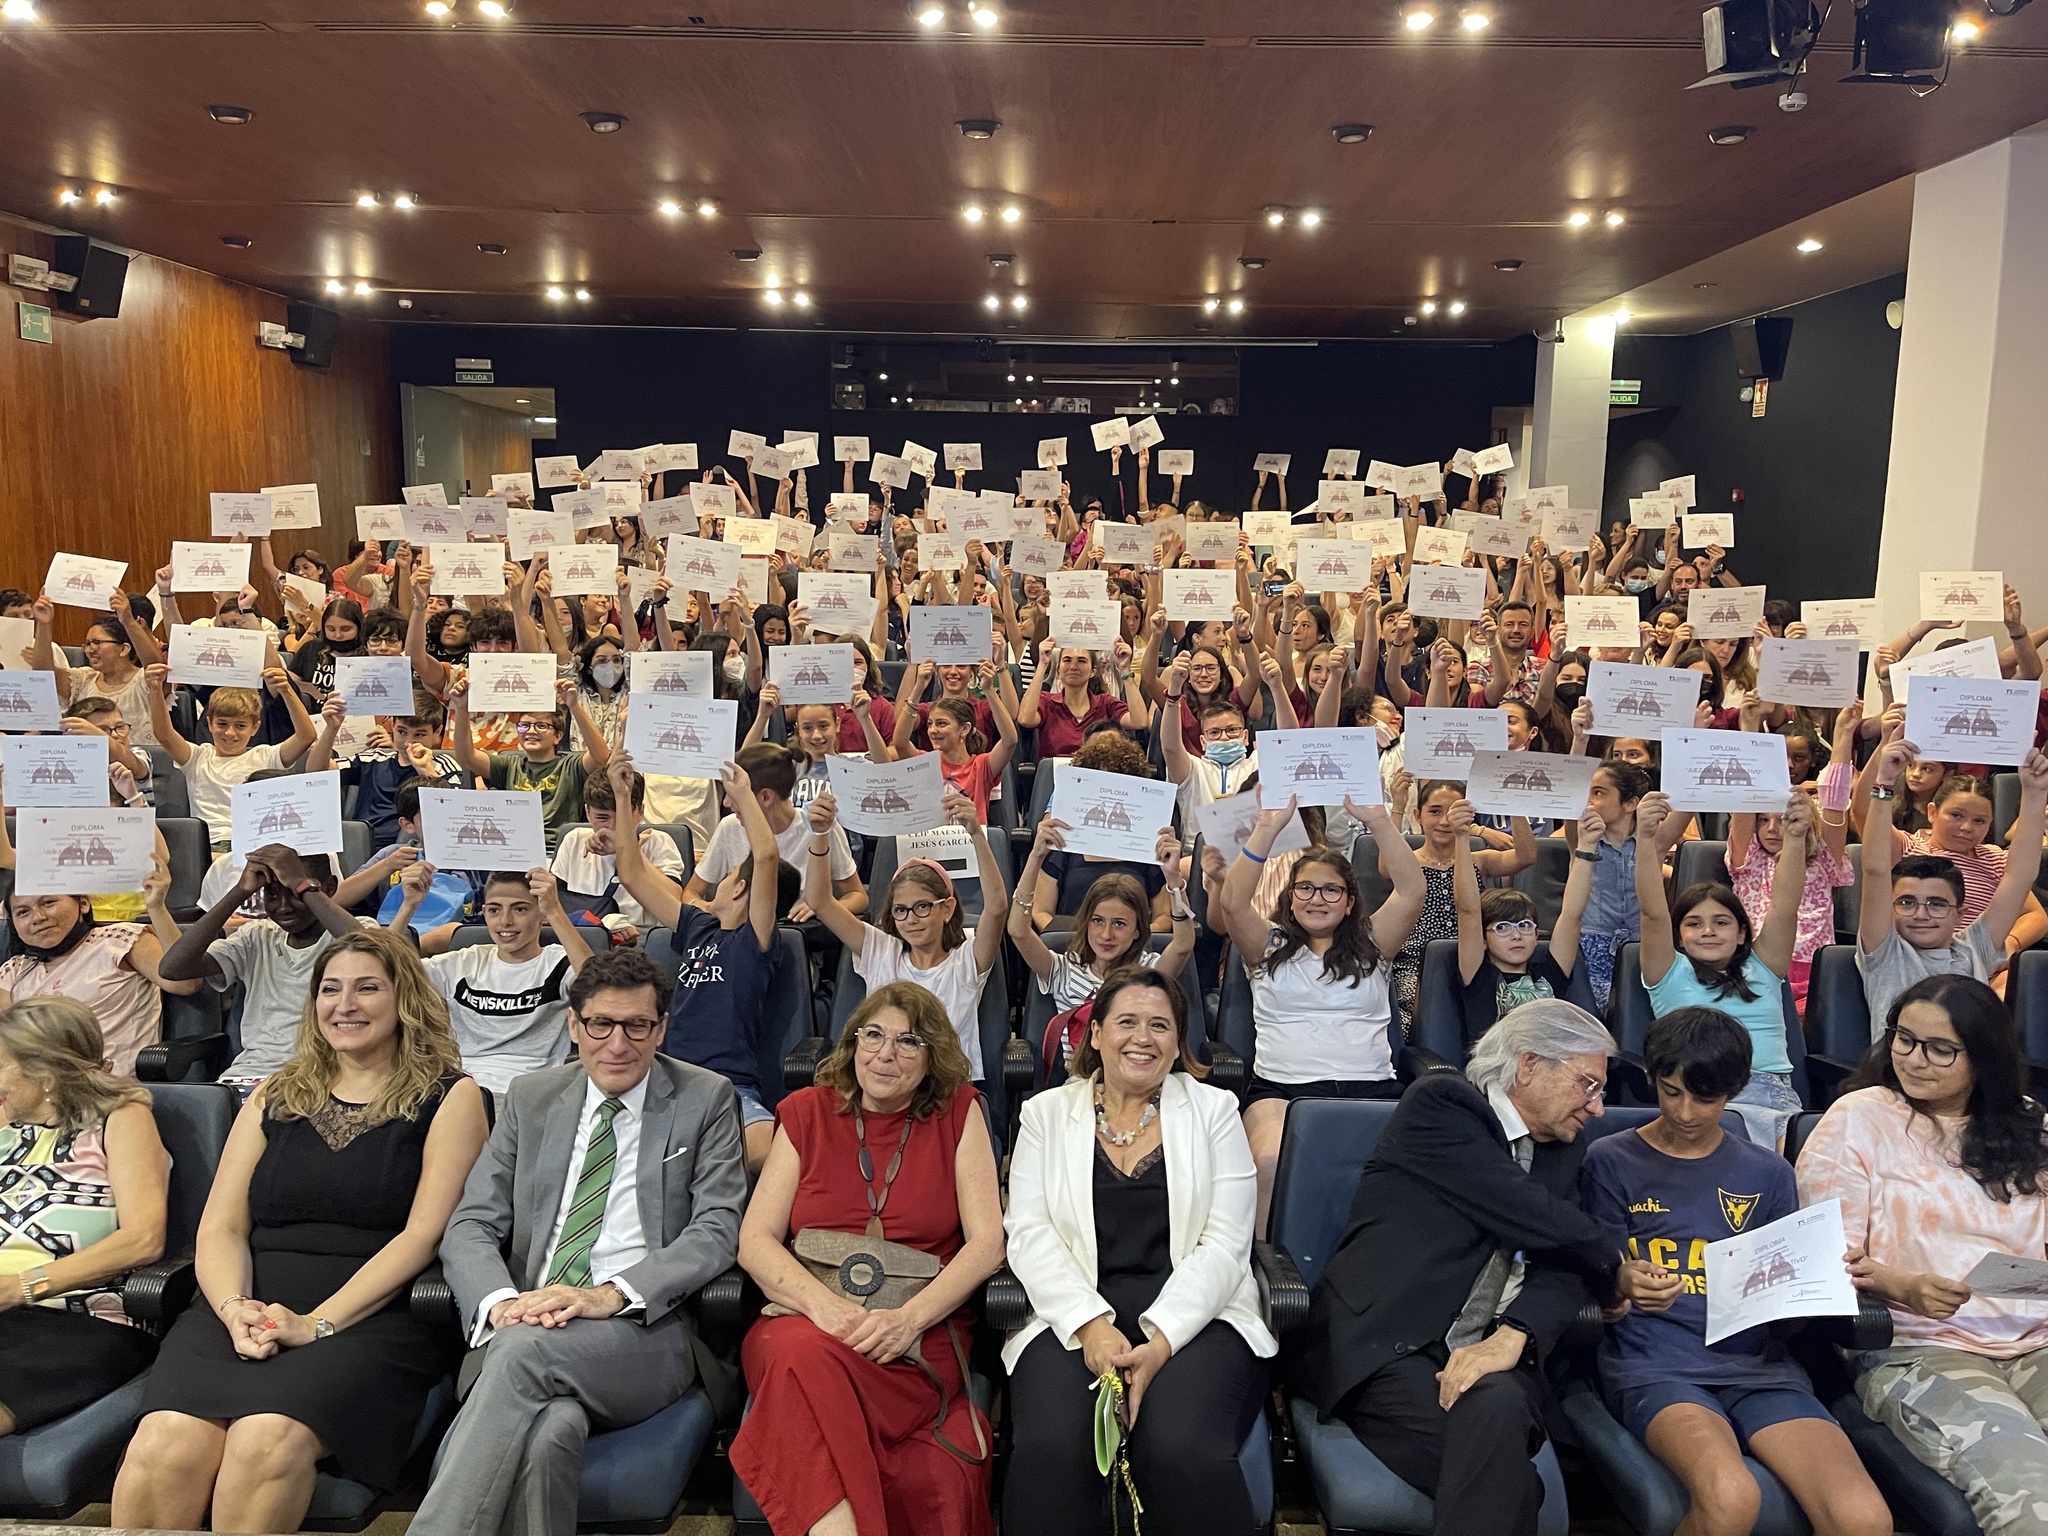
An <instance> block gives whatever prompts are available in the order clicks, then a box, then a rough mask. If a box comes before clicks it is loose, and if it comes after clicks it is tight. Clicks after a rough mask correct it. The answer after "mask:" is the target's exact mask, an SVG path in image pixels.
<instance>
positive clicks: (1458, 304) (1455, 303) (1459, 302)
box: [1451, 299, 1465, 315]
mask: <svg viewBox="0 0 2048 1536" xmlns="http://www.w3.org/2000/svg"><path fill="white" fill-rule="evenodd" d="M1451 313H1452V314H1453V315H1462V314H1463V313H1465V301H1464V300H1463V299H1453V300H1451Z"/></svg>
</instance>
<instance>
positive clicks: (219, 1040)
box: [135, 1031, 230, 1083]
mask: <svg viewBox="0 0 2048 1536" xmlns="http://www.w3.org/2000/svg"><path fill="white" fill-rule="evenodd" d="M229 1045H230V1042H229V1040H228V1037H227V1036H226V1035H224V1034H221V1033H219V1032H217V1031H216V1032H215V1033H213V1034H210V1035H186V1036H183V1037H182V1038H180V1039H176V1040H159V1041H158V1042H157V1043H156V1044H155V1045H145V1046H144V1047H143V1048H142V1054H141V1055H139V1056H137V1057H136V1058H135V1076H136V1077H137V1078H138V1079H139V1080H140V1081H142V1082H145V1083H179V1082H183V1081H184V1080H185V1074H186V1073H187V1072H190V1071H191V1070H192V1068H193V1067H194V1066H195V1065H197V1064H199V1063H201V1062H204V1063H206V1064H207V1066H208V1068H209V1069H210V1075H211V1076H213V1077H219V1076H220V1074H221V1072H222V1070H223V1069H224V1068H225V1067H226V1066H227V1064H228V1050H229Z"/></svg>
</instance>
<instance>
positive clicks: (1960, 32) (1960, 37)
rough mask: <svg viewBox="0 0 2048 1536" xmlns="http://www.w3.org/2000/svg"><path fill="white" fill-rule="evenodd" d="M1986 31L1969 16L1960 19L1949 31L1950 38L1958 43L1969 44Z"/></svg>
mask: <svg viewBox="0 0 2048 1536" xmlns="http://www.w3.org/2000/svg"><path fill="white" fill-rule="evenodd" d="M1983 30H1984V29H1983V28H1982V27H1980V26H1978V25H1977V23H1976V22H1974V21H1972V20H1970V18H1969V17H1967V16H1962V17H1958V18H1957V20H1956V24H1955V25H1954V26H1952V27H1950V28H1949V29H1948V35H1949V38H1950V39H1951V40H1952V41H1954V42H1958V43H1967V42H1968V41H1970V39H1971V38H1973V37H1975V36H1977V34H1978V33H1980V32H1982V31H1983Z"/></svg>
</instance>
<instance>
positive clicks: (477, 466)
mask: <svg viewBox="0 0 2048 1536" xmlns="http://www.w3.org/2000/svg"><path fill="white" fill-rule="evenodd" d="M532 468H533V446H532V438H531V437H529V436H528V434H527V427H526V418H525V417H524V416H515V415H513V414H512V412H510V411H500V410H494V409H493V408H492V407H490V406H488V405H478V404H477V403H476V402H475V401H474V400H465V401H463V402H462V472H463V474H464V476H465V477H467V479H468V481H469V494H470V495H472V496H488V495H489V494H490V491H491V476H493V475H516V474H521V473H523V472H525V471H526V470H530V469H532Z"/></svg>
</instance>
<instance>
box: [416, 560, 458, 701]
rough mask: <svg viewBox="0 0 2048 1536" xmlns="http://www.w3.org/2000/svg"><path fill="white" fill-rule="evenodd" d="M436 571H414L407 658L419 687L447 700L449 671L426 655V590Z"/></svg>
mask: <svg viewBox="0 0 2048 1536" xmlns="http://www.w3.org/2000/svg"><path fill="white" fill-rule="evenodd" d="M433 579H434V568H433V567H432V566H431V565H425V564H422V565H418V566H415V567H414V568H413V571H412V580H411V583H410V585H411V587H412V616H411V618H409V619H408V620H407V621H406V626H405V657H406V660H408V661H410V662H411V663H412V669H413V671H415V672H417V673H418V674H419V679H420V686H421V687H422V688H424V689H426V690H427V692H429V693H432V694H436V695H439V696H442V697H445V696H446V694H447V689H448V668H447V667H446V666H444V665H442V664H441V663H440V662H438V661H436V660H435V659H434V658H433V657H432V656H429V655H428V654H427V588H428V586H429V585H430V584H431V583H432V582H433Z"/></svg>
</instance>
